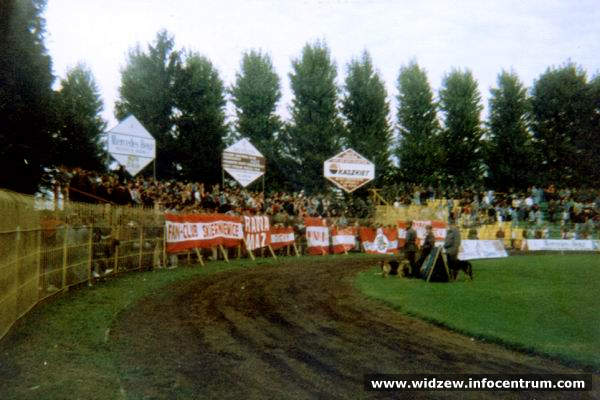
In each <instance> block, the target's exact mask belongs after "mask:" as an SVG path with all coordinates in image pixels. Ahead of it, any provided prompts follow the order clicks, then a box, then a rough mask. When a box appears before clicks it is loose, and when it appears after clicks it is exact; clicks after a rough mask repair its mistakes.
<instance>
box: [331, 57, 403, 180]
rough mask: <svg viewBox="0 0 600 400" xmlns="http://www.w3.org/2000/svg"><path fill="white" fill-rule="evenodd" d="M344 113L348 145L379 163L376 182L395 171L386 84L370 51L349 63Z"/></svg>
mask: <svg viewBox="0 0 600 400" xmlns="http://www.w3.org/2000/svg"><path fill="white" fill-rule="evenodd" d="M345 83H346V84H345V88H344V89H345V95H344V98H343V99H342V104H341V112H342V115H343V117H344V119H345V122H346V131H345V137H344V144H345V145H346V146H347V147H350V148H352V149H354V150H356V151H357V152H358V153H360V154H361V155H362V156H363V157H366V158H367V159H369V160H370V161H371V162H373V163H374V164H375V176H376V180H375V185H377V184H378V183H379V184H380V183H381V182H382V181H383V176H384V175H386V174H387V175H389V174H390V173H391V169H392V165H391V161H390V148H391V144H392V129H391V127H390V123H389V121H388V116H389V113H390V105H389V103H388V101H387V92H386V90H385V84H384V82H383V80H382V79H381V78H380V77H379V74H377V72H375V69H374V67H373V61H372V60H371V56H370V55H369V53H368V52H366V51H365V52H364V53H363V54H362V56H361V58H360V59H354V60H352V61H351V62H350V64H348V74H347V75H346V82H345Z"/></svg>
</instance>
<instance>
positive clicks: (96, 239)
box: [0, 190, 166, 338]
mask: <svg viewBox="0 0 600 400" xmlns="http://www.w3.org/2000/svg"><path fill="white" fill-rule="evenodd" d="M0 216H2V218H0V338H1V337H3V336H4V335H5V334H6V333H7V332H8V330H9V329H10V327H11V326H12V325H13V324H14V323H15V321H17V320H18V319H19V318H21V317H22V316H23V315H24V314H26V313H27V312H28V311H29V310H31V309H32V308H33V307H34V306H35V305H36V304H37V303H39V302H40V301H42V300H43V299H45V298H47V297H49V296H52V295H53V294H55V293H57V292H60V291H63V290H68V288H69V287H71V286H74V285H79V284H82V283H83V284H85V283H87V284H89V285H91V284H92V283H93V282H94V279H96V278H97V277H101V276H103V275H104V276H108V275H113V274H117V273H120V272H124V271H132V270H140V269H143V268H145V267H146V268H150V267H152V266H156V265H165V261H166V260H165V259H164V258H165V253H164V217H163V215H162V213H156V212H155V211H153V210H148V209H142V208H131V207H116V206H111V205H90V204H78V203H67V204H65V205H64V207H62V208H61V209H54V204H47V203H46V202H44V201H41V200H40V199H36V198H33V197H30V196H24V195H20V194H17V193H13V192H8V191H1V190H0Z"/></svg>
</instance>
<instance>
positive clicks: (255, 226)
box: [243, 215, 271, 250]
mask: <svg viewBox="0 0 600 400" xmlns="http://www.w3.org/2000/svg"><path fill="white" fill-rule="evenodd" d="M243 218H244V239H246V244H247V245H248V248H249V249H250V250H255V249H260V248H261V247H267V246H268V245H270V244H271V225H270V224H269V217H267V216H266V215H256V216H253V217H243Z"/></svg>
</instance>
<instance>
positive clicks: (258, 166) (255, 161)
mask: <svg viewBox="0 0 600 400" xmlns="http://www.w3.org/2000/svg"><path fill="white" fill-rule="evenodd" d="M222 165H223V169H224V170H225V171H227V173H228V174H229V175H231V176H232V177H233V179H235V180H236V181H237V182H238V183H239V184H240V185H242V186H243V187H246V186H248V185H249V184H251V183H252V182H254V181H255V180H256V179H258V178H260V177H261V176H262V175H263V174H264V173H265V171H266V162H265V157H263V155H262V154H261V153H260V151H258V150H257V149H256V147H254V146H253V145H252V143H250V141H249V140H248V139H242V140H239V141H238V142H236V143H234V144H232V145H231V146H229V147H228V148H226V149H225V151H223V162H222Z"/></svg>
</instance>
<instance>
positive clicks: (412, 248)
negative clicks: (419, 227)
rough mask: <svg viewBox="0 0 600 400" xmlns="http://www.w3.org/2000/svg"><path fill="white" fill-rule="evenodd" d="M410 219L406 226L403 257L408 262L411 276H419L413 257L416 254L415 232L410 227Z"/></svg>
mask: <svg viewBox="0 0 600 400" xmlns="http://www.w3.org/2000/svg"><path fill="white" fill-rule="evenodd" d="M412 224H413V223H412V221H408V227H407V228H406V243H405V244H404V257H406V259H407V260H408V262H409V264H410V274H411V276H412V277H413V278H418V277H419V271H418V268H417V263H416V261H415V257H416V254H417V232H416V231H415V230H414V229H413V227H412Z"/></svg>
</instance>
